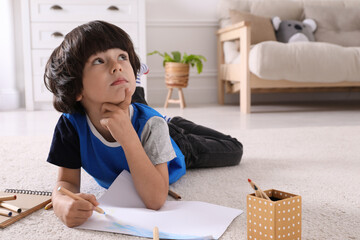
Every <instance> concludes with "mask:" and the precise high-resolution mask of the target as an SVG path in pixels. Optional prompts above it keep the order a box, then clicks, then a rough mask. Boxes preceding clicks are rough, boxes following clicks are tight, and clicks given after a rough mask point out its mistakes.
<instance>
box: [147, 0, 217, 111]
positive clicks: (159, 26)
mask: <svg viewBox="0 0 360 240" xmlns="http://www.w3.org/2000/svg"><path fill="white" fill-rule="evenodd" d="M216 5H217V0H207V1H206V0H201V1H200V0H197V1H194V0H171V1H169V0H147V1H146V19H147V29H146V31H147V32H146V36H147V46H146V48H147V51H148V52H152V51H154V50H158V51H160V52H164V51H166V52H171V51H176V50H177V51H180V52H186V53H188V54H201V55H203V56H205V57H206V58H207V60H208V61H207V62H206V63H205V65H204V69H203V72H202V73H201V74H200V75H199V74H197V72H196V69H191V71H190V79H189V85H188V87H187V88H185V89H184V95H185V101H186V102H187V103H216V101H217V98H216V94H217V85H216V77H217V76H216V72H217V66H216V35H215V32H216V30H217V29H218V21H217V19H216ZM147 64H148V65H149V67H150V73H149V75H148V82H147V88H148V95H147V96H148V102H149V104H150V105H152V106H157V105H160V106H161V105H163V104H164V102H165V98H166V94H167V88H166V86H165V82H164V68H163V66H162V58H161V57H160V56H158V55H153V56H148V57H147Z"/></svg>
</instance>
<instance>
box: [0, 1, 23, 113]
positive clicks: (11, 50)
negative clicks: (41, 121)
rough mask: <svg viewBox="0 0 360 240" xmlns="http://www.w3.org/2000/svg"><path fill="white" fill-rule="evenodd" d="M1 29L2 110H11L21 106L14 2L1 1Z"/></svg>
mask: <svg viewBox="0 0 360 240" xmlns="http://www.w3.org/2000/svg"><path fill="white" fill-rule="evenodd" d="M0 29H1V35H0V52H1V57H0V110H10V109H16V108H18V107H19V106H20V94H19V91H18V90H17V84H16V71H17V69H16V65H15V44H14V16H13V5H12V0H1V1H0Z"/></svg>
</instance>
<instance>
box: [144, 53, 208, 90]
mask: <svg viewBox="0 0 360 240" xmlns="http://www.w3.org/2000/svg"><path fill="white" fill-rule="evenodd" d="M154 54H158V55H160V56H161V57H163V66H164V67H165V83H166V85H167V86H168V87H177V88H184V87H187V85H188V81H189V69H190V66H191V67H194V66H196V68H197V72H198V74H200V73H201V72H202V69H203V62H206V58H205V57H204V56H202V55H194V54H191V55H187V54H186V53H184V54H183V56H182V57H181V53H180V52H179V51H173V52H171V55H170V54H168V53H167V52H164V53H160V52H159V51H153V52H151V53H148V55H154Z"/></svg>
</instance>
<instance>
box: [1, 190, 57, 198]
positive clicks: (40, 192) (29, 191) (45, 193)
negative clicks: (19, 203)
mask: <svg viewBox="0 0 360 240" xmlns="http://www.w3.org/2000/svg"><path fill="white" fill-rule="evenodd" d="M4 192H6V193H19V194H32V195H42V196H51V195H52V192H46V191H32V190H26V189H5V191H4Z"/></svg>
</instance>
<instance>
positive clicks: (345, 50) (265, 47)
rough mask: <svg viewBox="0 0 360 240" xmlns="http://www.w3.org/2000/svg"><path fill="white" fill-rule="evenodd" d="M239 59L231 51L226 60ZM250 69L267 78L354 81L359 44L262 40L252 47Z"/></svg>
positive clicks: (359, 71) (359, 65) (359, 74)
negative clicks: (341, 44)
mask: <svg viewBox="0 0 360 240" xmlns="http://www.w3.org/2000/svg"><path fill="white" fill-rule="evenodd" d="M224 47H225V46H224ZM226 54H227V53H225V55H226ZM239 59H240V58H239V53H238V52H237V53H236V56H234V52H233V55H232V57H231V59H229V58H228V59H225V60H228V61H229V62H227V63H239ZM230 60H231V61H230ZM249 68H250V71H251V72H252V73H253V74H255V75H256V76H258V77H260V78H264V79H268V80H281V79H286V80H290V81H295V82H328V83H334V82H342V81H354V82H356V81H360V47H342V46H339V45H334V44H330V43H323V42H295V43H280V42H275V41H268V42H262V43H259V44H256V45H255V46H253V47H252V49H251V51H250V56H249Z"/></svg>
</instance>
